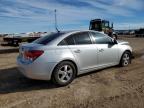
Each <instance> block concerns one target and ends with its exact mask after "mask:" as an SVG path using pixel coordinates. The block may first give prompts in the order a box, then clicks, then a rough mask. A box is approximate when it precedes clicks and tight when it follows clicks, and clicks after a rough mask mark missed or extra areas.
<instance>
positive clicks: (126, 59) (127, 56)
mask: <svg viewBox="0 0 144 108" xmlns="http://www.w3.org/2000/svg"><path fill="white" fill-rule="evenodd" d="M130 63H131V53H130V52H129V51H125V52H124V53H123V55H122V57H121V61H120V66H122V67H125V66H128V65H129V64H130Z"/></svg>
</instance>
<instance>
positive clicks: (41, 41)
mask: <svg viewBox="0 0 144 108" xmlns="http://www.w3.org/2000/svg"><path fill="white" fill-rule="evenodd" d="M63 34H64V33H52V34H49V35H46V36H44V37H41V38H39V39H37V40H35V41H33V43H37V44H43V45H46V44H48V43H49V42H51V41H53V40H54V39H56V38H58V37H59V36H61V35H63Z"/></svg>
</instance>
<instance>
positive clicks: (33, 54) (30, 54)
mask: <svg viewBox="0 0 144 108" xmlns="http://www.w3.org/2000/svg"><path fill="white" fill-rule="evenodd" d="M43 53H44V51H42V50H31V51H25V52H24V56H25V58H26V59H27V60H31V61H34V60H35V59H37V58H38V57H39V56H41V55H42V54H43Z"/></svg>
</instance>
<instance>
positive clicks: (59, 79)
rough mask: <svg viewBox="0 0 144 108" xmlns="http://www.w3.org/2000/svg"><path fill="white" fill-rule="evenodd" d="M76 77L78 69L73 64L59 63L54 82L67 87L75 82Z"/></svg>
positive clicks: (54, 74)
mask: <svg viewBox="0 0 144 108" xmlns="http://www.w3.org/2000/svg"><path fill="white" fill-rule="evenodd" d="M75 75H76V68H75V66H74V65H73V63H71V62H69V61H63V62H61V63H59V64H58V65H57V66H56V67H55V69H54V72H53V76H52V79H53V82H54V83H55V84H56V85H59V86H66V85H68V84H69V83H71V82H72V81H73V79H74V78H75Z"/></svg>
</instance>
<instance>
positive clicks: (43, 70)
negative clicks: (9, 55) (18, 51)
mask: <svg viewBox="0 0 144 108" xmlns="http://www.w3.org/2000/svg"><path fill="white" fill-rule="evenodd" d="M55 64H56V63H48V62H33V63H30V64H25V63H23V62H22V61H21V59H20V58H17V65H18V69H19V71H20V72H21V73H22V74H23V75H24V76H26V77H27V78H30V79H37V80H50V79H51V75H52V71H53V69H54V67H55Z"/></svg>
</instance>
